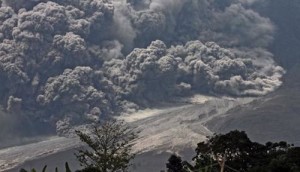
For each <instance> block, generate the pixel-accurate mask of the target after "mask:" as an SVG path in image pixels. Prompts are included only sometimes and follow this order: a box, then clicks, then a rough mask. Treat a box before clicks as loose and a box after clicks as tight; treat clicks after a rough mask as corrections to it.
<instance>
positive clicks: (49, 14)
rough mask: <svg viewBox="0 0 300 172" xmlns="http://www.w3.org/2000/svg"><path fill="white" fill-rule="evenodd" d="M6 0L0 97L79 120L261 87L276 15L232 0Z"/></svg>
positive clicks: (275, 69) (275, 80)
mask: <svg viewBox="0 0 300 172" xmlns="http://www.w3.org/2000/svg"><path fill="white" fill-rule="evenodd" d="M226 2H227V3H223V4H222V3H221V2H219V1H208V0H200V1H199V0H184V1H182V0H180V1H179V0H166V1H159V0H153V1H147V0H144V1H135V0H130V1H126V0H120V1H119V0H118V1H117V0H60V1H58V0H30V1H28V0H26V1H19V0H18V1H17V0H9V1H8V0H3V1H2V5H1V8H0V24H1V26H0V41H1V42H0V82H1V85H0V95H1V99H0V102H1V104H2V105H3V106H5V107H6V109H7V110H11V109H13V107H17V108H20V109H22V110H23V111H24V112H26V113H28V114H31V115H33V114H34V115H33V116H34V117H32V116H31V117H32V118H33V119H40V120H43V121H49V123H51V124H57V126H58V129H60V128H68V127H66V125H77V124H80V123H85V122H88V121H94V120H99V119H101V118H105V117H107V116H110V115H112V114H114V113H119V112H124V111H132V110H133V111H134V110H136V109H138V108H140V107H147V106H148V105H149V104H151V103H153V102H158V101H168V100H169V99H171V98H173V97H175V96H186V95H191V94H193V93H205V94H219V95H230V96H262V95H265V94H267V93H270V92H272V91H274V90H275V89H276V88H278V87H279V86H280V85H281V77H282V75H283V74H284V70H283V69H282V68H281V67H280V66H277V65H276V64H275V63H274V61H273V57H272V54H271V53H270V52H268V51H267V50H266V48H267V47H268V45H269V44H270V43H271V42H272V40H273V34H274V32H275V27H274V25H273V24H272V22H271V21H270V20H269V19H268V18H265V17H262V16H260V15H259V13H257V12H255V11H254V10H253V9H251V3H254V1H253V2H252V1H247V2H244V1H239V0H232V1H226Z"/></svg>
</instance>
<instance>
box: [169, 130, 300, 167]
mask: <svg viewBox="0 0 300 172" xmlns="http://www.w3.org/2000/svg"><path fill="white" fill-rule="evenodd" d="M166 166H167V169H168V170H167V171H168V172H207V171H209V172H219V171H221V172H223V171H224V172H226V171H228V172H229V171H230V172H231V171H239V172H246V171H249V172H299V171H300V148H299V147H294V146H293V145H290V144H287V143H286V142H279V143H272V142H268V143H266V144H264V145H263V144H260V143H257V142H252V141H251V140H250V139H249V138H248V136H247V134H246V133H245V132H243V131H231V132H229V133H227V134H216V135H214V136H212V137H210V138H208V140H207V141H205V142H200V143H198V145H197V148H196V156H195V157H194V158H193V163H192V164H190V163H188V162H186V161H182V160H181V157H179V156H176V155H172V156H171V157H170V158H169V160H168V163H167V164H166Z"/></svg>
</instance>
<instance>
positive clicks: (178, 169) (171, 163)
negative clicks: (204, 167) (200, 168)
mask: <svg viewBox="0 0 300 172" xmlns="http://www.w3.org/2000/svg"><path fill="white" fill-rule="evenodd" d="M166 166H167V169H168V170H167V172H185V170H184V168H183V162H182V160H181V157H179V156H177V155H174V154H173V155H171V156H170V158H169V160H168V163H167V164H166Z"/></svg>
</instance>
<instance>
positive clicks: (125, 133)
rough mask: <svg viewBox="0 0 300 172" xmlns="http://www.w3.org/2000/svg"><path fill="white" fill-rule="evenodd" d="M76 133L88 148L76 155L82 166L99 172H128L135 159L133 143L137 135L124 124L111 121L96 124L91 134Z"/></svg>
mask: <svg viewBox="0 0 300 172" xmlns="http://www.w3.org/2000/svg"><path fill="white" fill-rule="evenodd" d="M76 133H77V135H78V136H79V138H80V140H81V141H82V142H84V143H86V145H87V146H88V149H82V150H79V151H78V153H77V154H75V155H76V157H77V159H78V161H79V162H80V165H81V166H83V167H85V168H87V169H94V170H98V171H99V172H115V171H127V168H128V167H129V166H130V161H131V160H132V159H133V158H134V154H132V153H131V149H132V146H133V144H132V141H133V140H134V139H135V138H136V137H137V135H136V133H135V132H134V131H133V130H132V129H130V128H129V127H128V126H127V125H126V124H125V123H124V122H120V121H116V120H110V121H106V122H104V123H103V124H94V125H93V126H92V129H91V131H90V133H85V132H82V131H76Z"/></svg>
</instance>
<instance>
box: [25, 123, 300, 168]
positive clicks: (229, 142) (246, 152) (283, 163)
mask: <svg viewBox="0 0 300 172" xmlns="http://www.w3.org/2000/svg"><path fill="white" fill-rule="evenodd" d="M76 133H77V135H78V136H79V138H80V139H81V141H83V142H84V143H86V145H87V147H88V149H82V150H79V151H78V153H76V154H75V155H76V157H77V159H78V161H79V163H80V165H81V166H82V167H83V169H82V170H77V171H76V172H125V171H128V170H129V169H128V168H129V166H130V165H131V163H130V162H131V160H132V159H133V158H134V156H135V155H134V154H132V153H131V152H132V146H133V145H134V144H133V143H134V141H136V139H137V133H136V132H135V131H134V130H133V129H131V128H130V127H128V126H127V125H126V124H125V123H124V122H120V121H107V122H104V123H102V124H95V125H92V126H91V128H90V130H89V132H83V131H76ZM195 153H196V155H195V156H194V158H193V159H192V160H191V161H186V160H182V158H181V157H180V156H178V155H175V154H174V155H171V156H170V158H169V159H168V161H167V162H166V169H165V170H162V171H161V172H300V147H295V146H294V145H292V144H288V143H287V142H284V141H282V142H267V143H266V144H260V143H257V142H253V141H251V140H250V139H249V137H248V136H247V134H246V133H245V132H244V131H237V130H235V131H231V132H229V133H227V134H215V135H213V136H210V137H208V138H207V140H206V141H203V142H200V143H198V145H197V148H196V149H195ZM46 170H47V166H45V167H44V169H43V171H42V172H46ZM65 171H66V172H71V170H70V168H69V165H68V163H66V164H65ZM20 172H29V171H26V170H25V169H21V170H20ZM31 172H36V170H35V169H32V170H31ZM56 172H58V169H57V168H56Z"/></svg>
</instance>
